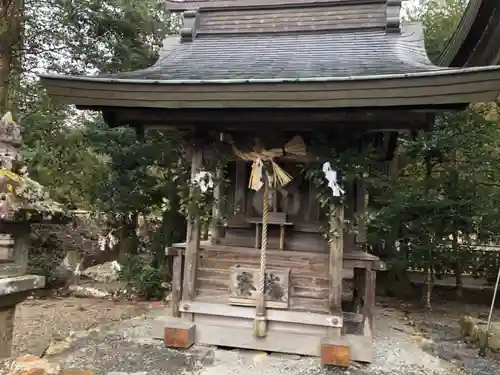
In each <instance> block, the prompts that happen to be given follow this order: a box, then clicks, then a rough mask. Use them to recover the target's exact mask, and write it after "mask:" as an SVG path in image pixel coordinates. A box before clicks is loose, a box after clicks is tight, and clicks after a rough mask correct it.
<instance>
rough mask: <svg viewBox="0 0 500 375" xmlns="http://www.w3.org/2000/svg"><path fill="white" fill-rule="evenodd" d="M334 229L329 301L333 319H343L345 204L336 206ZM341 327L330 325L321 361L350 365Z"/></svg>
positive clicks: (333, 218) (322, 345) (324, 339)
mask: <svg viewBox="0 0 500 375" xmlns="http://www.w3.org/2000/svg"><path fill="white" fill-rule="evenodd" d="M331 220H332V221H331V224H330V225H331V226H332V229H336V232H337V235H336V236H335V237H334V238H333V240H332V241H331V242H330V264H329V275H328V279H329V284H330V285H329V295H328V303H329V310H330V314H331V315H332V316H334V317H332V319H340V320H342V268H343V255H344V233H343V232H344V225H343V223H344V206H343V205H342V204H339V205H337V206H336V207H335V214H334V216H333V217H332V218H331ZM341 336H342V328H341V327H329V328H328V332H327V336H326V337H323V338H322V340H321V354H320V355H321V363H322V364H325V365H333V366H343V367H347V366H349V361H350V357H351V349H350V347H349V344H348V342H347V341H346V340H344V339H343V338H342V337H341Z"/></svg>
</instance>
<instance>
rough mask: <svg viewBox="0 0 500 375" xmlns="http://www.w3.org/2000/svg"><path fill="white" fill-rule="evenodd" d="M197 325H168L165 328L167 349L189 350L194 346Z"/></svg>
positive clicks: (185, 323)
mask: <svg viewBox="0 0 500 375" xmlns="http://www.w3.org/2000/svg"><path fill="white" fill-rule="evenodd" d="M194 330H195V325H194V324H192V323H187V322H184V321H182V322H177V323H175V324H174V323H168V324H167V325H166V326H165V335H164V342H165V347H167V348H182V349H188V348H190V347H191V346H192V345H193V344H194V339H195V338H194V337H195V336H194Z"/></svg>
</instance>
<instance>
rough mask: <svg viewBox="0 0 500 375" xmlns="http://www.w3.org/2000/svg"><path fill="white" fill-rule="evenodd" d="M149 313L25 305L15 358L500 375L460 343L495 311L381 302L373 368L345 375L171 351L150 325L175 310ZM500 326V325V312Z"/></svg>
mask: <svg viewBox="0 0 500 375" xmlns="http://www.w3.org/2000/svg"><path fill="white" fill-rule="evenodd" d="M148 305H149V304H145V303H139V304H132V303H124V302H121V303H116V302H113V301H109V300H95V299H79V298H63V299H45V300H29V301H26V302H24V303H23V304H22V305H20V307H19V308H18V311H17V314H16V327H15V342H14V352H15V354H21V353H32V354H35V355H40V354H41V353H42V352H43V351H44V350H45V349H46V347H47V345H48V344H49V342H50V341H51V339H56V340H61V339H64V338H66V337H68V336H73V337H75V339H74V341H73V343H72V344H71V346H70V347H68V348H67V350H66V351H65V352H62V353H60V354H57V355H55V356H54V357H52V359H51V361H57V362H58V363H59V364H61V366H62V367H63V369H68V370H71V369H73V370H83V369H91V370H92V374H94V375H101V374H102V375H106V374H108V375H111V373H114V374H115V375H116V372H121V373H122V374H123V373H124V372H125V373H137V372H142V373H145V375H146V374H147V375H156V374H158V375H159V374H176V375H177V374H178V375H181V374H197V375H217V374H242V375H267V374H273V375H279V374H283V375H284V374H290V375H294V374H297V375H299V374H300V375H334V374H346V375H347V374H350V375H389V374H390V375H436V374H438V375H461V374H467V375H490V374H499V373H500V361H499V359H498V358H497V355H496V354H494V353H490V354H489V356H488V357H487V358H479V357H478V355H477V354H478V351H477V349H475V348H470V347H468V346H467V345H466V344H464V343H463V342H462V340H461V339H460V333H459V326H458V319H459V317H460V316H461V315H463V314H468V315H471V316H475V317H478V316H479V317H483V316H484V314H486V313H487V311H488V308H487V307H486V306H477V305H476V306H474V305H465V304H459V303H456V302H448V303H441V304H435V305H434V307H433V311H432V313H430V314H425V313H422V312H421V311H420V309H419V307H418V306H417V305H412V304H410V303H402V302H399V301H397V300H394V299H388V298H384V299H381V298H379V301H378V304H377V305H378V306H377V311H376V315H377V323H376V327H375V328H376V334H375V338H374V348H375V356H374V361H373V363H372V364H371V365H370V366H362V365H356V364H353V366H351V367H350V368H349V369H348V370H340V369H327V368H324V367H322V366H320V365H319V362H318V359H317V358H305V357H299V356H287V355H280V354H270V353H259V352H252V351H242V350H223V349H220V348H207V347H195V348H193V349H192V350H190V351H188V352H183V351H175V350H169V349H165V348H164V347H163V344H162V342H161V340H158V338H157V335H156V336H155V334H154V333H153V332H152V328H151V327H152V324H151V323H152V321H153V320H154V319H156V317H157V316H160V315H162V314H165V312H166V311H168V310H165V309H164V308H158V307H156V308H155V309H150V308H148ZM156 306H158V305H156ZM133 317H135V318H133ZM130 318H132V319H130ZM495 319H496V320H500V310H497V311H496V314H495ZM89 328H90V329H89ZM48 358H50V356H49V357H48ZM123 375H125V374H123Z"/></svg>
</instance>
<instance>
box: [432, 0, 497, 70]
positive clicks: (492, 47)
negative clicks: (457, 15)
mask: <svg viewBox="0 0 500 375" xmlns="http://www.w3.org/2000/svg"><path fill="white" fill-rule="evenodd" d="M437 64H438V65H440V66H453V67H464V66H485V65H496V64H500V2H499V1H492V0H470V1H469V3H468V5H467V8H466V10H465V12H464V14H463V16H462V18H461V20H460V23H459V25H458V26H457V29H456V30H455V32H454V34H453V35H452V37H451V38H450V40H449V41H448V43H447V45H446V48H445V49H444V51H443V52H442V53H441V55H440V57H439V58H438V61H437Z"/></svg>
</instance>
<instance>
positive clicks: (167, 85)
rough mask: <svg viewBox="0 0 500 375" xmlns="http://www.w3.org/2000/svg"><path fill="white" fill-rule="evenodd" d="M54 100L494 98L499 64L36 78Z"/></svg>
mask: <svg viewBox="0 0 500 375" xmlns="http://www.w3.org/2000/svg"><path fill="white" fill-rule="evenodd" d="M41 78H42V82H43V84H44V86H45V87H46V88H47V90H48V93H49V95H50V96H51V97H52V98H53V99H54V100H55V101H57V102H60V103H65V104H74V105H77V106H82V107H94V108H102V107H141V108H356V107H398V106H437V105H441V106H442V105H453V104H464V103H475V102H487V101H493V100H497V98H498V96H499V92H500V66H496V67H482V68H467V69H458V70H451V69H450V70H440V71H433V72H426V73H411V74H397V75H381V76H356V77H347V78H346V77H343V78H340V77H322V78H313V79H302V80H299V79H289V80H287V79H260V80H210V81H194V80H182V81H181V80H179V81H153V80H134V79H109V78H108V79H106V78H97V77H68V76H42V77H41Z"/></svg>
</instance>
